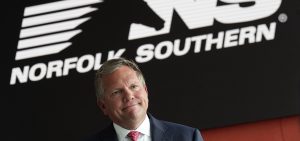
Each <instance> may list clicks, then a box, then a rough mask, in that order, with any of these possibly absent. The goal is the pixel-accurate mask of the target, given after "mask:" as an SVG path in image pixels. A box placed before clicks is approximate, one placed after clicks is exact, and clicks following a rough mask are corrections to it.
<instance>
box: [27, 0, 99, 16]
mask: <svg viewBox="0 0 300 141" xmlns="http://www.w3.org/2000/svg"><path fill="white" fill-rule="evenodd" d="M100 2H103V0H64V1H58V2H51V3H47V4H41V5H35V6H30V7H27V8H25V12H24V16H25V17H26V16H31V15H35V14H41V13H46V12H52V11H57V10H62V9H67V8H73V7H78V6H84V5H89V4H95V3H100Z"/></svg>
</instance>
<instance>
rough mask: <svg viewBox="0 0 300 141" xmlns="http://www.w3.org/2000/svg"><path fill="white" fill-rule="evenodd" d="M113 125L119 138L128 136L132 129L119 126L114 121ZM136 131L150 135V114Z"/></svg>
mask: <svg viewBox="0 0 300 141" xmlns="http://www.w3.org/2000/svg"><path fill="white" fill-rule="evenodd" d="M113 126H114V128H115V131H116V133H117V136H118V139H119V140H121V139H124V138H126V136H127V134H128V133H129V132H130V131H131V130H127V129H125V128H123V127H121V126H119V125H118V124H116V123H113ZM135 131H139V132H140V133H142V134H144V135H147V136H150V121H149V117H148V115H146V118H145V120H144V121H143V122H142V124H141V125H140V126H139V127H138V128H137V129H136V130H135Z"/></svg>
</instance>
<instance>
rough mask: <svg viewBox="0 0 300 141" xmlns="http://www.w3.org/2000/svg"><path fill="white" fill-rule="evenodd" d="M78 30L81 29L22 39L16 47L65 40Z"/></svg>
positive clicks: (21, 47)
mask: <svg viewBox="0 0 300 141" xmlns="http://www.w3.org/2000/svg"><path fill="white" fill-rule="evenodd" d="M80 32H81V30H73V31H68V32H62V33H57V34H51V35H46V36H41V37H36V38H29V39H23V40H20V41H19V43H18V49H23V48H29V47H34V46H39V45H45V44H51V43H57V42H63V41H67V40H69V39H71V38H72V37H73V36H75V35H76V34H78V33H80Z"/></svg>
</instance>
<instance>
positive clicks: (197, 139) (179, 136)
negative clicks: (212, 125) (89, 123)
mask: <svg viewBox="0 0 300 141" xmlns="http://www.w3.org/2000/svg"><path fill="white" fill-rule="evenodd" d="M148 117H149V120H150V130H151V139H152V141H203V139H202V137H201V134H200V132H199V130H198V129H196V128H192V127H188V126H185V125H181V124H176V123H171V122H167V121H161V120H158V119H156V118H154V117H153V116H151V115H150V114H148ZM84 141H118V137H117V134H116V132H115V129H114V127H113V125H112V124H111V125H110V126H108V127H107V128H105V129H104V130H102V131H101V132H99V133H97V134H95V135H93V136H90V137H89V138H87V139H86V140H84Z"/></svg>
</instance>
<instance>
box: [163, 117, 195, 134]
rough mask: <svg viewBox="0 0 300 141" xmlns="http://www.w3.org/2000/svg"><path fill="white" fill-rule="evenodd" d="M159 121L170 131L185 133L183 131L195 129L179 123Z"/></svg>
mask: <svg viewBox="0 0 300 141" xmlns="http://www.w3.org/2000/svg"><path fill="white" fill-rule="evenodd" d="M160 121H161V123H163V124H164V125H165V126H166V127H167V129H168V130H171V131H176V132H181V133H185V132H194V131H195V130H197V129H196V128H194V127H191V126H187V125H183V124H179V123H174V122H169V121H163V120H160Z"/></svg>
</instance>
